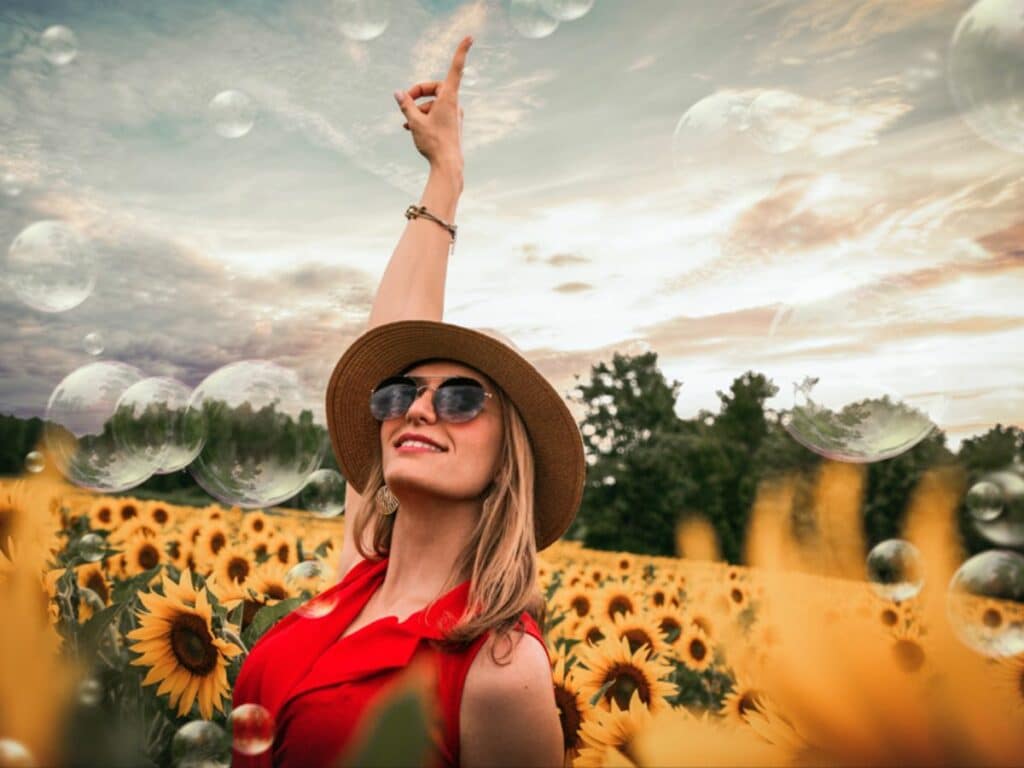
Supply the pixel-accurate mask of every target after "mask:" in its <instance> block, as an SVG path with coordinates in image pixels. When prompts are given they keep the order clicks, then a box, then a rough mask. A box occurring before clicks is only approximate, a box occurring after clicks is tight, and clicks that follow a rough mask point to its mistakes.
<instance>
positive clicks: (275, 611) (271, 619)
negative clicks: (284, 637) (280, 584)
mask: <svg viewBox="0 0 1024 768" xmlns="http://www.w3.org/2000/svg"><path fill="white" fill-rule="evenodd" d="M303 602H304V601H303V600H302V598H300V597H289V598H286V599H284V600H281V601H280V602H278V603H274V605H265V606H263V607H262V608H260V609H259V610H258V611H256V615H255V616H253V617H252V622H250V624H249V626H248V627H246V628H245V631H244V632H242V642H243V643H245V647H246V648H252V647H253V646H254V645H255V644H256V641H257V640H259V639H260V638H261V637H263V633H264V632H266V631H267V630H268V629H270V628H271V627H272V626H274V624H276V623H277V622H278V620H280V619H282V618H284V616H285V615H287V614H289V613H291V612H292V611H293V610H295V609H296V608H298V607H299V606H300V605H302V603H303Z"/></svg>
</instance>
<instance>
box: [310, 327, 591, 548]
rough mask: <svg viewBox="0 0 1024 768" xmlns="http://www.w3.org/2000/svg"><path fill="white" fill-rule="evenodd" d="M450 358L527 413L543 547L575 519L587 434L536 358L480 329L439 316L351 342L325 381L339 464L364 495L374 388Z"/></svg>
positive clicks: (374, 442) (375, 449) (373, 441)
mask: <svg viewBox="0 0 1024 768" xmlns="http://www.w3.org/2000/svg"><path fill="white" fill-rule="evenodd" d="M429 358H446V359H449V360H454V361H456V362H459V363H462V364H463V365H468V366H471V367H473V368H476V369H477V370H479V371H480V372H481V373H483V374H486V375H487V376H488V377H490V379H491V380H492V381H494V382H495V383H496V384H497V385H498V386H499V387H500V388H501V389H502V391H503V392H504V393H505V394H506V395H507V396H508V398H509V399H510V400H511V401H512V402H513V403H514V404H515V406H516V409H517V410H518V411H519V413H520V415H521V416H522V417H523V421H524V422H525V424H526V430H527V432H528V433H529V435H530V443H531V445H532V446H533V452H534V468H535V474H534V524H535V525H534V527H535V530H536V534H537V549H538V550H541V549H544V548H545V547H547V546H548V545H550V544H552V543H553V542H554V541H556V540H557V539H558V537H559V536H561V535H562V534H563V533H565V531H566V529H567V528H568V527H569V524H570V523H571V522H572V520H573V518H574V517H575V516H576V510H577V509H578V508H579V503H580V499H581V498H582V497H583V481H584V478H585V476H586V467H585V463H584V458H583V438H582V436H581V435H580V430H579V427H577V425H576V421H575V419H574V418H573V416H572V413H570V411H569V408H568V406H567V405H566V404H565V402H564V401H563V399H562V397H561V396H560V395H559V394H558V392H557V391H555V388H554V387H552V386H551V384H550V383H549V382H548V380H547V379H545V378H544V377H543V376H542V375H541V374H540V372H539V371H537V369H536V368H535V367H534V366H533V364H532V363H530V361H528V360H527V359H526V358H525V357H523V356H522V355H521V354H520V353H519V352H517V351H516V350H514V349H513V348H512V347H510V346H509V345H508V344H506V343H504V342H502V341H500V340H499V339H497V338H493V337H491V336H489V335H487V334H486V333H484V332H482V331H477V330H473V329H470V328H464V327H463V326H460V325H453V324H451V323H442V322H437V321H433V320H400V321H397V322H393V323H386V324H384V325H379V326H377V327H375V328H371V329H370V330H368V331H366V332H365V333H364V334H363V335H362V336H360V337H359V338H357V339H356V340H355V341H353V342H352V344H351V346H349V348H348V349H347V350H345V353H344V354H343V355H342V356H341V359H339V360H338V362H337V364H336V365H335V366H334V372H333V373H332V374H331V380H330V382H329V383H328V384H327V403H326V405H327V429H328V432H329V433H330V436H331V446H332V447H333V449H334V455H335V456H336V457H337V459H338V465H339V467H340V468H341V472H342V474H343V475H344V476H345V478H346V480H348V482H349V483H351V484H352V486H353V487H354V488H355V489H356V490H357V491H359V492H360V493H362V492H364V491H365V489H366V485H367V483H368V481H369V474H370V465H371V464H372V463H373V460H374V459H375V458H377V457H378V456H379V455H380V423H379V422H378V421H377V420H376V419H374V418H373V416H372V415H371V413H370V392H371V390H372V389H373V388H374V387H375V386H376V385H377V384H378V383H380V382H381V380H383V379H384V378H386V377H388V376H396V375H398V374H399V373H401V372H402V371H404V370H406V369H407V368H409V367H411V366H412V365H413V364H414V363H417V362H419V361H421V360H426V359H429Z"/></svg>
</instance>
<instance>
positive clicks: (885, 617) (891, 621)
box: [882, 608, 900, 627]
mask: <svg viewBox="0 0 1024 768" xmlns="http://www.w3.org/2000/svg"><path fill="white" fill-rule="evenodd" d="M899 619H900V617H899V614H897V613H896V611H894V610H893V609H892V608H886V609H885V610H884V611H882V623H883V624H885V626H887V627H891V626H893V625H895V624H896V622H897V621H899Z"/></svg>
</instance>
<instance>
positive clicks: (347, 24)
mask: <svg viewBox="0 0 1024 768" xmlns="http://www.w3.org/2000/svg"><path fill="white" fill-rule="evenodd" d="M334 16H335V19H337V23H338V29H340V30H341V33H342V34H343V35H344V36H345V37H347V38H348V39H349V40H359V41H365V40H373V39H374V38H377V37H380V36H381V35H382V34H384V30H386V29H387V28H388V24H389V23H390V22H391V2H390V0H334Z"/></svg>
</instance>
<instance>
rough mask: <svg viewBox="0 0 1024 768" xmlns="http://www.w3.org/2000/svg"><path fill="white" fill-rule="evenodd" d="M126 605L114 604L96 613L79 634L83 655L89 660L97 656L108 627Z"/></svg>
mask: <svg viewBox="0 0 1024 768" xmlns="http://www.w3.org/2000/svg"><path fill="white" fill-rule="evenodd" d="M125 605H126V604H125V603H114V604H113V605H109V606H107V607H106V608H104V609H103V610H102V611H100V612H98V613H94V614H93V615H92V617H91V618H90V619H89V620H88V621H87V622H85V624H83V625H82V627H81V629H80V630H79V633H78V638H79V643H80V644H81V646H80V647H81V653H82V654H83V655H85V656H87V657H88V658H90V659H91V658H92V657H93V656H94V655H95V654H96V650H97V649H98V648H99V646H100V644H101V643H102V642H103V633H104V632H106V631H107V627H109V626H110V623H111V622H112V621H114V619H116V618H117V616H118V614H120V612H121V611H122V610H123V609H124V607H125Z"/></svg>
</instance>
